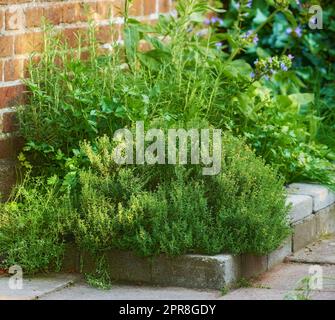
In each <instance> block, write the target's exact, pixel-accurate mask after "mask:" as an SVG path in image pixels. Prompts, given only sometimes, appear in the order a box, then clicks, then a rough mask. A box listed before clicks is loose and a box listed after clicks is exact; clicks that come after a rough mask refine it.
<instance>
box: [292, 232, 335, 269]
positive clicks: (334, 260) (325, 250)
mask: <svg viewBox="0 0 335 320" xmlns="http://www.w3.org/2000/svg"><path fill="white" fill-rule="evenodd" d="M287 259H288V260H289V261H292V262H299V263H309V264H311V263H312V264H334V265H335V235H333V236H331V237H330V238H328V239H321V240H319V241H317V242H314V243H313V244H311V245H308V246H307V247H305V248H304V249H301V250H299V251H297V252H295V253H294V254H293V255H291V256H289V257H288V258H287Z"/></svg>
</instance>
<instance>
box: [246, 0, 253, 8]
mask: <svg viewBox="0 0 335 320" xmlns="http://www.w3.org/2000/svg"><path fill="white" fill-rule="evenodd" d="M246 7H247V8H251V7H252V0H248V2H247V4H246Z"/></svg>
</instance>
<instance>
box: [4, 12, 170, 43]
mask: <svg viewBox="0 0 335 320" xmlns="http://www.w3.org/2000/svg"><path fill="white" fill-rule="evenodd" d="M171 12H172V11H171ZM169 14H170V12H169V13H152V14H149V15H146V16H131V18H137V20H138V21H152V20H157V19H158V18H159V16H160V15H163V16H168V15H169ZM95 23H96V24H97V26H107V25H111V26H113V25H123V24H124V18H123V17H114V18H111V19H103V20H97V21H95ZM88 26H89V23H88V22H75V23H60V24H57V25H55V26H53V28H54V29H55V30H66V29H71V28H78V27H88ZM38 32H43V28H38V27H36V28H24V29H22V30H6V31H4V32H2V33H0V37H1V36H19V35H25V34H27V35H28V34H30V33H38Z"/></svg>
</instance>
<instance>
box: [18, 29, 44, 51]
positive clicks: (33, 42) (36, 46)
mask: <svg viewBox="0 0 335 320" xmlns="http://www.w3.org/2000/svg"><path fill="white" fill-rule="evenodd" d="M43 46H44V43H43V33H42V32H32V33H27V34H20V35H18V36H16V37H15V53H16V54H27V53H32V52H41V51H42V50H43Z"/></svg>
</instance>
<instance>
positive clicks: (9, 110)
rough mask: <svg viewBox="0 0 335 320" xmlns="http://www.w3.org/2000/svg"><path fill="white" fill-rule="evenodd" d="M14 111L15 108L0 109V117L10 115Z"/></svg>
mask: <svg viewBox="0 0 335 320" xmlns="http://www.w3.org/2000/svg"><path fill="white" fill-rule="evenodd" d="M15 111H16V107H7V108H2V109H0V117H1V116H3V115H4V114H6V113H12V112H15Z"/></svg>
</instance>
